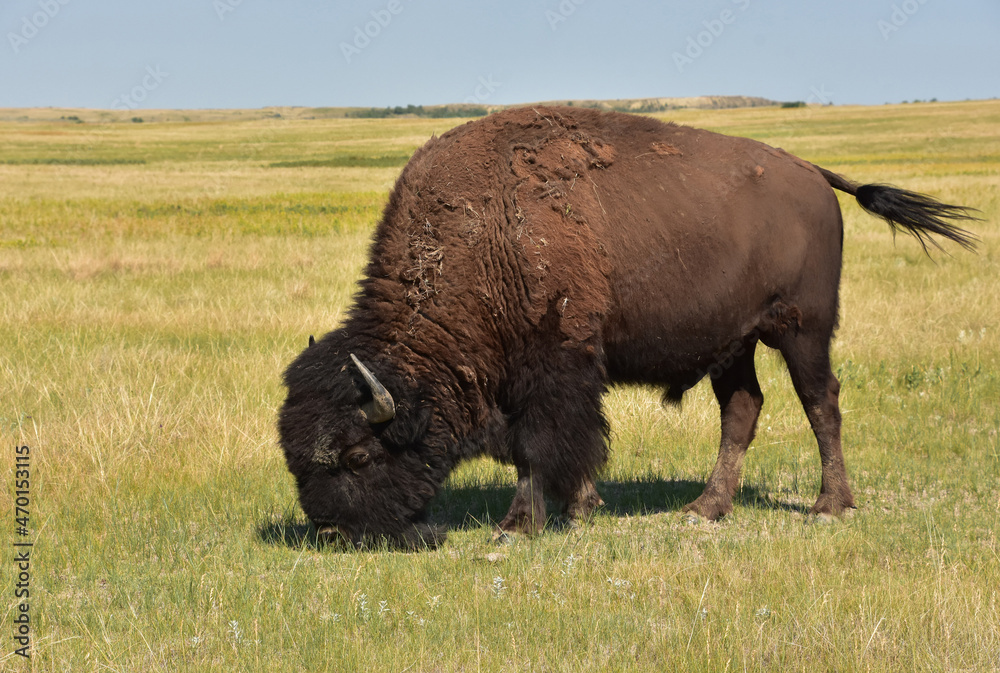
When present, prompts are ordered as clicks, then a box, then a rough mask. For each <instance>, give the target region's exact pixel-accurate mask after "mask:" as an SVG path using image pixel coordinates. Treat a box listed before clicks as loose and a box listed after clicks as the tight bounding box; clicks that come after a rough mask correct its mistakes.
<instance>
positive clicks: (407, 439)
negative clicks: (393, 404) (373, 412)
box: [379, 400, 431, 448]
mask: <svg viewBox="0 0 1000 673" xmlns="http://www.w3.org/2000/svg"><path fill="white" fill-rule="evenodd" d="M398 408H399V413H398V414H396V418H395V420H394V421H393V422H392V423H391V424H390V425H389V427H387V428H386V429H385V432H383V433H382V434H381V435H379V439H380V440H381V441H382V442H384V443H387V444H391V445H392V446H395V447H399V448H403V447H407V446H412V445H413V444H416V443H417V442H419V441H420V440H421V439H423V438H424V435H426V434H427V428H428V427H429V426H430V424H431V410H430V408H429V407H426V406H418V407H417V408H410V405H409V404H407V402H406V401H405V400H404V401H403V402H400V404H399V407H398Z"/></svg>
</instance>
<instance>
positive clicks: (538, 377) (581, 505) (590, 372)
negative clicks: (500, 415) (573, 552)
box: [500, 343, 607, 533]
mask: <svg viewBox="0 0 1000 673" xmlns="http://www.w3.org/2000/svg"><path fill="white" fill-rule="evenodd" d="M597 352H598V351H597V349H594V348H589V349H588V348H580V349H579V350H577V349H571V348H566V347H564V345H563V344H562V343H560V344H559V346H558V348H556V349H554V350H553V351H549V352H548V353H545V352H543V351H541V350H539V352H538V354H537V357H538V362H537V363H535V364H534V366H533V367H532V368H525V371H526V373H527V374H529V375H530V378H529V379H527V380H523V381H512V382H511V384H510V387H509V389H508V395H509V397H508V399H507V400H505V402H506V404H505V405H504V406H505V407H506V408H507V409H510V410H511V411H508V428H509V430H508V437H507V440H508V444H509V446H510V451H511V458H512V460H513V462H514V465H516V466H517V492H516V493H515V495H514V502H513V503H511V506H510V511H509V512H508V513H507V516H506V517H504V519H503V521H501V522H500V529H501V530H502V531H504V532H519V533H537V532H538V531H540V530H541V529H542V527H543V526H544V525H545V500H544V497H543V494H544V495H548V496H550V497H551V498H552V499H553V500H555V501H557V502H563V503H566V505H567V509H566V512H567V514H569V515H570V516H571V517H574V518H578V517H582V516H586V515H587V514H588V513H589V512H590V511H591V510H592V509H593V508H594V507H596V506H597V505H598V504H600V503H601V498H600V496H598V495H597V491H596V490H595V489H594V483H593V475H594V473H595V472H596V471H597V470H598V468H600V467H601V466H602V465H603V464H604V462H605V461H606V460H607V442H606V437H607V423H606V421H605V420H604V415H603V413H602V411H601V395H602V394H603V393H604V376H603V372H604V370H603V368H602V366H601V364H600V362H599V361H598V359H597V355H596V353H597ZM514 392H520V393H521V394H520V395H516V396H515V395H512V394H511V393H514Z"/></svg>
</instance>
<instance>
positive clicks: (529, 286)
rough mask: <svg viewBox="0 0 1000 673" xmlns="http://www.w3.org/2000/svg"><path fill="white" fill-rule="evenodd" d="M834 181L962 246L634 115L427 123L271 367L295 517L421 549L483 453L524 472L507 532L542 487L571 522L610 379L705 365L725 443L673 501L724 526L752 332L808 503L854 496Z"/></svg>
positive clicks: (772, 160) (587, 483) (518, 114)
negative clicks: (322, 325) (806, 468)
mask: <svg viewBox="0 0 1000 673" xmlns="http://www.w3.org/2000/svg"><path fill="white" fill-rule="evenodd" d="M831 184H832V185H833V186H834V187H836V188H838V189H842V190H845V191H849V192H850V193H853V194H857V196H858V199H859V201H860V202H861V204H862V205H863V206H864V207H866V208H867V209H869V210H871V211H872V212H874V213H876V214H878V215H881V216H883V217H885V218H887V219H888V220H889V221H890V222H891V223H894V224H897V225H899V226H902V227H904V228H905V229H906V230H907V231H910V232H911V233H916V234H917V235H918V236H920V237H921V241H922V242H923V240H924V237H925V236H926V235H927V233H928V232H930V233H937V234H941V235H944V236H946V237H948V238H951V239H953V240H956V241H958V242H959V243H961V244H963V245H967V246H971V245H972V239H971V237H969V236H968V235H967V234H965V233H964V232H962V231H961V230H960V229H957V228H956V227H954V225H952V224H950V223H949V222H948V221H947V220H948V219H954V218H963V217H968V214H967V213H966V212H965V211H964V210H963V209H961V208H958V207H954V206H948V205H945V204H940V203H938V202H936V201H933V200H930V199H928V198H927V197H922V196H920V195H916V194H912V193H910V192H904V191H902V190H897V189H894V188H889V187H882V186H863V187H858V186H857V185H854V184H853V183H850V182H848V181H847V180H845V179H843V178H841V177H840V176H836V175H834V174H832V173H829V172H828V171H825V170H824V169H820V168H817V167H816V166H813V165H812V164H810V163H808V162H805V161H803V160H801V159H798V158H796V157H794V156H791V155H789V154H787V153H785V152H783V151H781V150H778V149H774V148H772V147H768V146H767V145H764V144H761V143H759V142H755V141H753V140H747V139H744V138H733V137H727V136H722V135H718V134H715V133H710V132H707V131H702V130H697V129H692V128H687V127H683V126H676V125H673V124H664V123H661V122H659V121H655V120H653V119H649V118H645V117H638V116H632V115H625V114H614V113H602V112H596V111H592V110H581V109H574V108H526V109H517V110H509V111H506V112H502V113H498V114H495V115H492V116H489V117H486V118H484V119H482V120H479V121H475V122H471V123H469V124H466V125H464V126H461V127H458V128H456V129H453V130H452V131H450V132H448V133H446V134H445V135H443V136H442V137H440V138H436V139H432V140H431V141H430V142H428V143H427V144H426V145H425V146H424V147H423V148H421V149H420V150H418V151H417V153H416V154H415V155H414V156H413V158H412V159H411V161H410V162H409V164H408V165H407V167H406V168H405V169H404V171H403V173H402V175H401V176H400V178H399V180H398V182H397V183H396V186H395V188H394V189H393V192H392V195H391V198H390V200H389V204H388V206H387V207H386V209H385V213H384V215H383V218H382V221H381V223H380V224H379V227H378V230H377V232H376V234H375V239H374V243H373V246H372V249H371V256H370V262H369V264H368V268H367V270H366V273H365V277H364V279H363V280H362V282H361V291H360V293H359V295H358V297H357V301H356V304H355V306H354V307H353V309H352V310H351V313H350V318H349V319H348V321H347V322H346V324H345V325H344V326H343V327H341V328H340V329H339V330H337V331H335V332H332V333H330V334H328V335H326V336H325V337H324V338H323V339H322V340H320V341H319V342H317V343H316V345H315V346H312V347H310V348H307V349H306V350H305V351H304V352H303V353H302V355H300V356H299V358H298V359H297V360H296V361H295V362H293V363H292V365H291V366H290V367H289V368H288V371H287V372H286V375H285V381H286V385H287V386H288V391H289V392H288V399H287V401H286V403H285V406H284V408H283V409H282V412H281V417H280V422H279V427H280V433H281V441H282V446H283V447H284V450H285V453H286V457H287V460H288V465H289V468H290V469H291V471H292V473H293V474H294V475H295V476H296V479H297V482H298V486H299V491H300V499H301V502H302V506H303V509H304V510H305V512H306V514H307V515H308V516H309V517H310V519H312V520H313V521H314V522H315V523H316V525H317V526H319V527H321V528H322V529H323V530H329V531H337V532H339V533H340V534H342V535H343V536H344V537H346V538H348V539H350V540H352V541H354V542H355V543H358V542H360V541H361V540H363V539H365V538H366V537H371V536H375V537H386V538H388V539H390V540H392V541H394V542H396V543H399V544H402V545H408V546H414V545H419V544H421V543H428V544H435V543H436V542H438V541H440V539H441V538H442V533H441V532H440V531H438V530H437V529H434V528H433V527H431V526H429V525H428V524H426V523H424V522H423V519H422V517H423V515H422V513H423V511H424V509H425V507H426V504H427V503H428V501H429V500H430V499H431V498H432V497H433V495H434V494H435V493H436V492H437V490H438V488H439V487H440V485H441V484H442V483H443V481H444V480H445V478H446V477H447V475H448V473H449V472H450V471H451V470H452V469H453V468H454V466H455V465H456V464H457V463H458V462H459V461H460V460H462V459H464V458H467V457H470V456H474V455H481V454H483V453H486V454H489V455H492V456H494V457H495V458H497V459H499V460H502V461H505V462H511V463H513V464H514V465H515V466H516V467H517V471H518V485H517V493H516V495H515V498H514V502H513V504H512V505H511V509H510V512H509V513H508V514H507V516H506V518H505V519H504V520H503V521H502V522H501V523H500V528H501V529H502V530H504V531H520V532H535V531H537V530H539V529H540V527H541V526H542V525H543V522H544V520H545V502H544V499H543V496H546V495H548V496H552V497H553V498H554V499H556V500H558V501H561V502H562V503H564V504H565V507H566V512H567V513H568V514H569V515H570V516H574V517H581V516H586V515H587V514H588V513H589V512H590V511H591V509H592V508H593V507H594V506H596V505H597V504H599V503H600V497H599V496H598V494H597V492H596V491H595V490H594V488H593V477H594V474H595V472H596V471H597V470H598V469H599V468H600V467H601V466H602V465H603V464H604V462H605V460H606V457H607V425H606V422H605V420H604V416H603V414H602V411H601V397H602V394H603V393H604V391H605V386H606V385H608V384H609V383H622V382H625V383H645V384H652V385H656V386H661V387H663V389H664V390H665V397H666V398H667V399H673V400H679V399H680V397H681V395H682V394H683V391H684V390H686V389H688V388H690V387H691V386H693V385H694V384H695V383H697V382H698V381H699V380H700V379H701V378H703V377H705V376H710V377H711V380H712V385H713V388H714V390H715V393H716V396H717V398H718V400H719V403H720V406H721V412H722V441H721V446H720V451H719V459H718V463H717V464H716V467H715V470H714V471H713V472H712V475H711V477H710V478H709V480H708V483H707V484H706V486H705V491H704V493H703V494H702V495H701V496H700V497H699V498H698V499H697V500H695V501H694V502H693V503H691V504H690V505H688V506H687V509H688V510H690V511H692V512H695V513H697V514H699V515H702V516H704V517H706V518H708V519H716V518H718V517H720V516H723V515H724V514H726V513H728V512H729V511H730V510H731V509H732V497H733V494H734V491H735V489H736V485H737V482H738V477H739V470H740V465H741V464H742V461H743V457H744V454H745V452H746V450H747V447H748V445H749V444H750V442H751V440H752V439H753V436H754V430H755V427H756V422H757V416H758V413H759V411H760V408H761V405H762V403H763V395H762V394H761V390H760V387H759V386H758V384H757V379H756V376H755V373H754V364H753V356H754V349H755V348H756V345H757V342H758V341H760V342H763V343H765V344H766V345H768V346H770V347H772V348H776V349H778V350H780V351H781V353H782V355H783V356H784V358H785V360H786V362H787V364H788V369H789V374H790V375H791V378H792V381H793V383H794V385H795V390H796V391H797V393H798V394H799V396H800V398H801V400H802V404H803V406H804V407H805V409H806V413H807V414H808V416H809V420H810V423H811V424H812V427H813V430H814V431H815V434H816V438H817V441H818V443H819V449H820V458H821V463H822V467H823V474H822V486H821V490H820V495H819V499H818V500H817V502H816V505H815V506H814V508H813V509H814V511H816V512H822V513H830V514H838V513H840V512H841V511H842V510H844V509H845V508H848V507H853V506H854V500H853V497H852V495H851V490H850V487H849V486H848V481H847V474H846V471H845V469H844V461H843V456H842V454H841V446H840V412H839V409H838V404H837V394H838V389H839V385H838V383H837V380H836V378H835V377H834V375H833V373H832V371H831V369H830V361H829V344H830V340H831V338H832V335H833V332H834V329H835V327H836V324H837V293H838V286H839V282H840V268H841V239H842V235H843V228H842V222H841V215H840V209H839V207H838V204H837V199H836V197H835V196H834V192H833V190H832V189H831ZM351 353H353V354H355V355H356V356H357V357H358V358H359V359H360V360H361V361H362V362H364V363H365V365H366V366H367V367H368V368H370V369H371V371H372V372H373V373H374V374H375V375H376V376H377V378H378V380H379V381H380V382H381V384H382V385H384V386H385V387H386V388H387V389H388V391H389V392H390V393H391V394H392V396H393V398H394V400H395V404H396V416H395V418H393V420H391V421H390V422H387V423H382V424H376V425H371V424H369V423H367V422H366V419H365V415H364V414H363V413H361V412H360V411H359V409H360V407H361V406H362V405H363V404H365V403H366V402H367V401H368V400H370V397H371V394H370V391H369V390H368V388H367V386H366V384H365V382H364V380H363V379H362V377H361V376H360V375H359V374H358V372H357V371H356V368H354V367H352V366H350V365H349V355H350V354H351Z"/></svg>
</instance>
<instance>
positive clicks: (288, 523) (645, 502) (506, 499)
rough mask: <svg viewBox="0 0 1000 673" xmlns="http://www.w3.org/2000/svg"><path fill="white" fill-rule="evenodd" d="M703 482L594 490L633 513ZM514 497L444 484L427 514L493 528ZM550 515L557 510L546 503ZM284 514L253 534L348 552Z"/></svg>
mask: <svg viewBox="0 0 1000 673" xmlns="http://www.w3.org/2000/svg"><path fill="white" fill-rule="evenodd" d="M704 488H705V482H703V481H692V480H689V479H679V480H669V481H668V480H663V479H648V480H646V479H639V480H632V481H599V482H597V490H598V492H599V493H600V494H601V497H602V498H603V499H604V503H605V504H604V506H603V507H601V508H600V509H599V510H598V512H599V513H601V514H604V515H609V516H616V517H633V516H642V515H647V514H659V513H664V512H677V511H680V510H681V509H682V508H683V507H684V505H686V504H688V503H689V502H691V501H692V500H694V499H695V498H697V497H698V496H699V495H701V492H702V491H703V490H704ZM513 498H514V487H513V485H509V486H508V485H506V484H484V485H477V486H459V487H455V486H448V485H446V486H445V487H444V488H442V489H441V492H440V494H439V495H438V497H437V498H435V499H434V501H433V502H432V503H431V505H430V507H429V509H428V518H429V519H430V520H431V521H432V522H434V523H436V524H439V525H442V526H444V527H445V528H446V529H447V530H472V529H479V528H482V527H483V526H495V525H496V524H497V522H499V521H500V520H501V519H502V518H503V517H504V515H505V514H506V513H507V509H508V508H509V507H510V503H511V500H512V499H513ZM733 503H734V504H735V505H740V506H744V507H757V508H760V509H771V510H780V511H787V512H797V513H799V514H803V515H805V514H807V513H808V512H809V508H808V507H806V506H803V505H800V504H792V503H787V502H782V501H780V500H777V499H775V498H774V497H773V496H772V495H770V494H769V493H767V492H763V493H762V492H761V491H760V490H759V489H757V488H756V487H754V486H749V485H745V486H743V487H742V488H741V489H740V490H739V491H738V492H737V493H736V497H735V498H733ZM549 510H550V515H554V514H558V513H559V511H558V509H556V508H555V507H554V506H553V504H552V503H549ZM300 521H301V520H300V519H297V518H295V519H293V518H290V517H289V516H288V515H286V517H285V519H284V520H282V521H277V522H271V523H267V524H262V525H260V526H258V528H257V535H258V537H259V538H260V540H261V541H262V542H265V543H267V544H272V545H284V546H287V547H295V548H301V547H302V546H303V545H305V546H306V547H307V548H310V549H321V548H323V549H332V550H338V549H343V550H347V549H350V548H351V547H350V546H349V545H346V544H342V543H336V542H325V541H323V540H320V539H318V538H317V535H316V529H315V528H314V527H313V526H312V525H310V524H304V523H301V522H300ZM548 526H549V527H550V528H553V529H560V528H562V527H564V524H563V523H562V522H560V521H559V520H553V521H550V522H549V524H548Z"/></svg>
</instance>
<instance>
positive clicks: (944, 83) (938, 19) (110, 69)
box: [0, 0, 1000, 109]
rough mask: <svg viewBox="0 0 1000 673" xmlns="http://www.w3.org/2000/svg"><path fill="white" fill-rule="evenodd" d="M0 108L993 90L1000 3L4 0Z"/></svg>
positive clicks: (883, 96)
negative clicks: (166, 0)
mask: <svg viewBox="0 0 1000 673" xmlns="http://www.w3.org/2000/svg"><path fill="white" fill-rule="evenodd" d="M0 37H2V41H0V107H42V106H52V107H85V108H115V109H149V108H161V109H162V108H168V109H197V108H260V107H267V106H286V105H295V106H315V107H319V106H373V107H384V106H396V105H407V104H414V105H430V104H442V103H459V102H470V103H480V104H483V105H500V104H515V103H528V102H535V101H544V100H561V99H614V98H647V97H673V96H698V95H745V96H762V97H765V98H770V99H773V100H779V101H799V100H801V101H807V102H811V103H824V104H825V103H834V104H868V105H879V104H882V103H887V102H889V103H897V102H901V101H912V100H915V99H916V100H930V99H933V98H936V99H938V100H965V99H984V98H996V97H998V96H1000V0H837V1H836V2H835V1H833V0H826V1H819V0H710V1H706V2H690V1H689V2H678V1H667V2H652V1H650V0H617V1H612V0H536V1H532V2H528V1H521V0H506V1H501V0H442V1H440V2H437V1H433V0H354V1H352V2H347V1H346V0H324V1H321V0H282V1H279V0H170V1H169V2H164V1H163V0H0Z"/></svg>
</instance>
